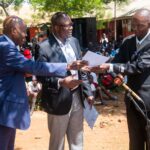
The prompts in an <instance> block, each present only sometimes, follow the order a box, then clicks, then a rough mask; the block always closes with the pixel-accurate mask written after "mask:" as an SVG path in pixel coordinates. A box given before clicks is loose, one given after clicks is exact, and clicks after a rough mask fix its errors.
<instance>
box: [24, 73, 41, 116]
mask: <svg viewBox="0 0 150 150" xmlns="http://www.w3.org/2000/svg"><path fill="white" fill-rule="evenodd" d="M41 89H42V86H41V84H40V83H39V82H38V81H37V79H36V77H35V76H32V81H30V82H28V90H27V91H28V94H29V105H30V114H31V115H32V114H33V111H34V108H35V103H36V100H37V98H38V97H39V93H40V91H41Z"/></svg>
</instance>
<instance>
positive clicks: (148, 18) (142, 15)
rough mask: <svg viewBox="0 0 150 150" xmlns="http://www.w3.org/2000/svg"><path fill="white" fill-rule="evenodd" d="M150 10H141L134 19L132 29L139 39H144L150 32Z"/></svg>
mask: <svg viewBox="0 0 150 150" xmlns="http://www.w3.org/2000/svg"><path fill="white" fill-rule="evenodd" d="M149 27H150V10H148V9H139V10H138V11H137V12H136V13H135V14H134V15H133V17H132V29H133V31H134V32H135V35H136V36H137V37H138V39H139V40H140V39H142V38H143V37H144V36H145V35H146V34H147V33H148V31H149Z"/></svg>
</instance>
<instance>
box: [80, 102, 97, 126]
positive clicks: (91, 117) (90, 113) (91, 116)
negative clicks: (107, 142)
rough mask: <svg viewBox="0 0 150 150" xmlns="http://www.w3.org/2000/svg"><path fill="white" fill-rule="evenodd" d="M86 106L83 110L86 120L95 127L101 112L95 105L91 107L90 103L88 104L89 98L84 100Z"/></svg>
mask: <svg viewBox="0 0 150 150" xmlns="http://www.w3.org/2000/svg"><path fill="white" fill-rule="evenodd" d="M84 106H85V108H84V111H83V115H84V119H85V120H86V122H87V124H88V125H89V127H90V128H91V129H93V127H94V124H95V122H96V120H97V117H98V115H99V113H98V112H97V110H96V109H95V107H94V106H92V108H90V105H89V104H88V102H87V100H85V101H84Z"/></svg>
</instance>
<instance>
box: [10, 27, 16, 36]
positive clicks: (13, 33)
mask: <svg viewBox="0 0 150 150" xmlns="http://www.w3.org/2000/svg"><path fill="white" fill-rule="evenodd" d="M11 34H12V35H16V34H17V30H16V28H15V27H13V28H11Z"/></svg>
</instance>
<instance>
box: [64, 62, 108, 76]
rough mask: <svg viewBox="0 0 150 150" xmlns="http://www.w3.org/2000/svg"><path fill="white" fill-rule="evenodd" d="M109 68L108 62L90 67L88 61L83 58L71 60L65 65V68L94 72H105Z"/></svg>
mask: <svg viewBox="0 0 150 150" xmlns="http://www.w3.org/2000/svg"><path fill="white" fill-rule="evenodd" d="M109 68H110V64H108V63H104V64H101V65H97V66H93V67H90V66H88V61H85V60H77V61H73V62H72V63H70V64H68V66H67V70H81V71H85V72H95V73H100V72H105V71H107V70H109Z"/></svg>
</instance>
